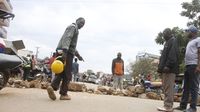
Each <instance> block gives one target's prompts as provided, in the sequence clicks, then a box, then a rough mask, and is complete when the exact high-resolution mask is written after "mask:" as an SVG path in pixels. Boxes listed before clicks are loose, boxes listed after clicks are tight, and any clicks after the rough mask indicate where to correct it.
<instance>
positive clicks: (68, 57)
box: [47, 17, 85, 100]
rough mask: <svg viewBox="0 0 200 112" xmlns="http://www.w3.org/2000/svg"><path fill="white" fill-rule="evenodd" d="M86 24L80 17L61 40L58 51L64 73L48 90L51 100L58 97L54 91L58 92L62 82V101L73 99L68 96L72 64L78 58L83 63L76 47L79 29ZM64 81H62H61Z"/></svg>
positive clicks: (57, 76)
mask: <svg viewBox="0 0 200 112" xmlns="http://www.w3.org/2000/svg"><path fill="white" fill-rule="evenodd" d="M84 24H85V19H84V18H82V17H80V18H78V19H77V20H76V23H72V24H71V25H69V26H68V27H67V28H66V30H65V32H64V34H63V36H62V38H61V39H60V41H59V43H58V46H57V49H56V50H57V51H59V50H61V51H62V52H63V53H62V60H63V63H65V66H64V71H63V72H62V73H60V74H59V75H56V76H55V78H54V79H53V81H52V83H51V85H50V86H49V87H48V88H47V92H48V95H49V98H50V99H52V100H56V95H55V93H54V90H55V91H56V90H58V89H59V86H60V82H62V84H61V86H60V92H59V93H60V100H71V97H70V96H69V95H68V93H67V92H68V85H69V83H70V81H71V78H72V63H73V58H74V56H76V57H77V58H78V59H79V60H80V61H83V58H82V57H81V56H80V55H79V53H78V51H77V50H76V45H77V41H78V34H79V29H81V28H82V27H83V26H84ZM61 80H62V81H61Z"/></svg>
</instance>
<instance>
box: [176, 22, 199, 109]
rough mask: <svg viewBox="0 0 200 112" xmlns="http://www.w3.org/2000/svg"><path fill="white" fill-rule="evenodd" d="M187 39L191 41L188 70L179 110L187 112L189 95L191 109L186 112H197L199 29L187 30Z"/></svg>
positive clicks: (187, 52) (186, 55) (187, 48)
mask: <svg viewBox="0 0 200 112" xmlns="http://www.w3.org/2000/svg"><path fill="white" fill-rule="evenodd" d="M186 32H187V37H188V38H189V39H190V40H189V42H188V44H187V47H186V52H185V65H186V70H185V73H184V86H183V96H182V98H181V102H180V106H179V107H176V108H175V109H177V110H185V109H186V108H187V103H188V99H189V95H191V101H190V108H188V109H186V110H185V112H197V108H196V105H197V99H198V90H199V73H200V37H197V33H198V29H197V28H196V27H195V26H193V25H191V26H189V27H188V29H187V30H186Z"/></svg>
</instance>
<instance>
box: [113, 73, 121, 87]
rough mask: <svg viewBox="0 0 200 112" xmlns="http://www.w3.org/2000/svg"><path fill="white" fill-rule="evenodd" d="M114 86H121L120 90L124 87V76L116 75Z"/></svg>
mask: <svg viewBox="0 0 200 112" xmlns="http://www.w3.org/2000/svg"><path fill="white" fill-rule="evenodd" d="M113 87H114V89H115V90H116V89H117V88H119V89H120V90H122V89H123V76H118V75H114V83H113Z"/></svg>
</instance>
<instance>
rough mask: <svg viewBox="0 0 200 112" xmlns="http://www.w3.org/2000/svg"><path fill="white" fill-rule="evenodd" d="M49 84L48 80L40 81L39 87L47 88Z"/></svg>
mask: <svg viewBox="0 0 200 112" xmlns="http://www.w3.org/2000/svg"><path fill="white" fill-rule="evenodd" d="M49 85H50V84H49V83H48V82H42V83H41V89H47V87H48V86H49Z"/></svg>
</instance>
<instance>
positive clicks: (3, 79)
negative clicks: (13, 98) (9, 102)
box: [0, 71, 10, 90]
mask: <svg viewBox="0 0 200 112" xmlns="http://www.w3.org/2000/svg"><path fill="white" fill-rule="evenodd" d="M9 76H10V73H9V72H8V71H0V90H1V89H3V88H4V87H5V86H6V84H7V82H8V79H9Z"/></svg>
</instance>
